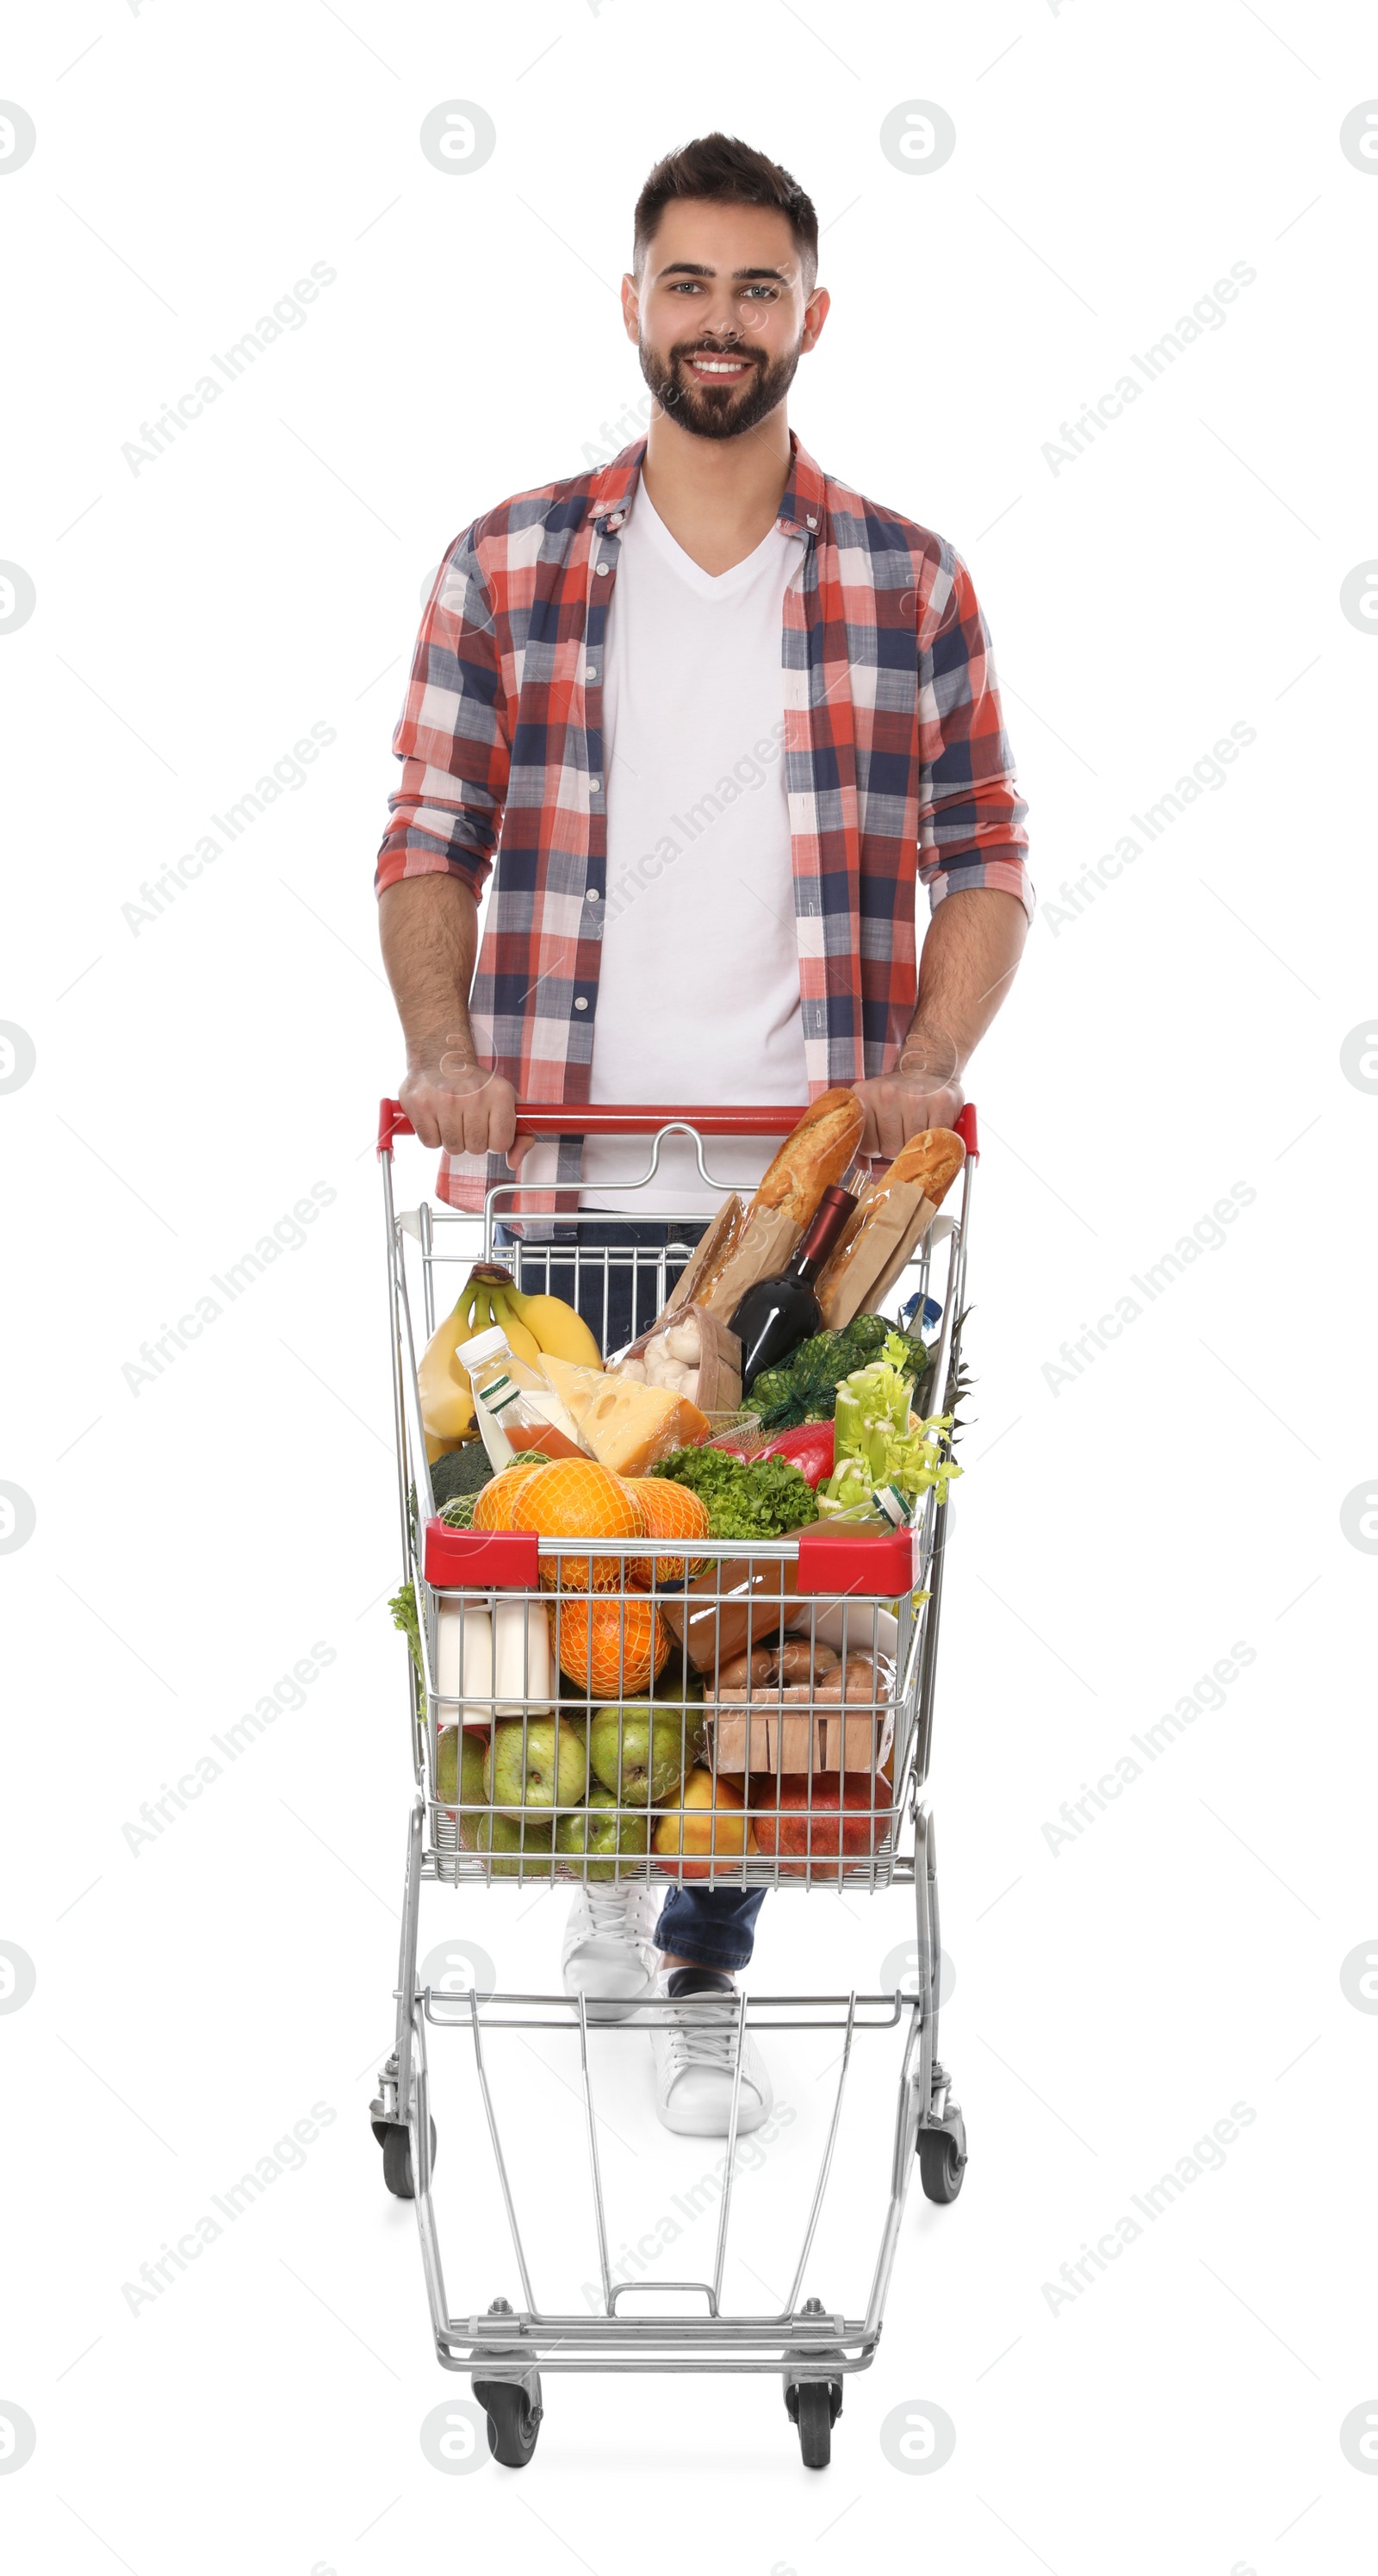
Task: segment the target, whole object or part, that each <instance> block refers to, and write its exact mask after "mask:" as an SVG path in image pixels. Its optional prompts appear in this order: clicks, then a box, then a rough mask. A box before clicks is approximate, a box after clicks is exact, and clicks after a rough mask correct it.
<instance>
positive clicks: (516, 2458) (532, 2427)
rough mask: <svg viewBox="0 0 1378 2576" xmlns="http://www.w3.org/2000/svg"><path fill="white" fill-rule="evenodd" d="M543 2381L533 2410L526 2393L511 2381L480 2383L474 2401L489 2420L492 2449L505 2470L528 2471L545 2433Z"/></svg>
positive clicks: (493, 2380)
mask: <svg viewBox="0 0 1378 2576" xmlns="http://www.w3.org/2000/svg"><path fill="white" fill-rule="evenodd" d="M540 2385H541V2383H540V2381H539V2379H538V2380H537V2382H536V2390H537V2396H536V2403H535V2405H534V2406H533V2405H532V2403H531V2400H530V2398H529V2396H528V2394H527V2392H526V2390H525V2388H523V2387H520V2386H519V2385H518V2384H517V2382H515V2381H514V2380H510V2379H476V2380H475V2381H474V2397H475V2400H476V2402H477V2403H478V2404H479V2405H480V2406H481V2407H482V2408H483V2410H484V2412H485V2414H486V2415H487V2417H488V2448H489V2450H490V2451H491V2452H492V2454H493V2457H494V2459H495V2460H500V2461H501V2463H502V2465H503V2467H504V2468H505V2469H524V2468H525V2466H526V2464H527V2461H528V2460H529V2459H530V2457H531V2454H532V2452H533V2451H534V2450H535V2448H536V2436H537V2434H538V2433H539V2431H540V2429H541V2414H542V2407H541V2402H540Z"/></svg>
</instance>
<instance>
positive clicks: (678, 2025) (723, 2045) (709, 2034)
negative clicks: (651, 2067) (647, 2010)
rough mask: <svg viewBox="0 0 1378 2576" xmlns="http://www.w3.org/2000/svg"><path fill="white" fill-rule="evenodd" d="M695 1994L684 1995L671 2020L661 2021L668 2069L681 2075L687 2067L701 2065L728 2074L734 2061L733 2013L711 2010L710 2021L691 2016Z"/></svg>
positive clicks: (734, 2033)
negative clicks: (674, 2017) (675, 2014)
mask: <svg viewBox="0 0 1378 2576" xmlns="http://www.w3.org/2000/svg"><path fill="white" fill-rule="evenodd" d="M697 2000H698V1999H697V1997H693V1996H686V1997H685V1998H684V2000H683V2002H682V2003H681V2005H680V2010H679V2015H678V2016H677V2018H676V2019H675V2020H674V2021H671V2020H669V2019H668V2018H667V2019H666V2021H665V2022H664V2023H663V2024H662V2025H661V2027H662V2029H663V2030H664V2032H665V2036H666V2041H667V2047H668V2054H669V2059H670V2072H671V2075H672V2076H676V2075H682V2074H683V2073H684V2072H685V2069H686V2068H687V2067H691V2066H703V2067H708V2068H710V2069H711V2070H712V2071H713V2073H714V2074H717V2075H731V2073H732V2072H733V2069H734V2068H735V2066H736V2063H737V2016H736V2012H735V2010H734V2012H733V2014H732V2017H731V2019H730V2020H729V2019H728V2017H727V2015H726V2013H723V2014H722V2015H721V2016H720V2015H718V2014H716V2013H715V2014H714V2016H713V2018H712V2020H711V2021H710V2020H709V2019H708V2018H707V2017H706V2016H705V2017H704V2018H703V2019H701V2020H700V2019H691V2018H690V2017H689V2016H690V2015H691V2014H692V2013H693V2007H694V2003H695V2002H696V2001H697Z"/></svg>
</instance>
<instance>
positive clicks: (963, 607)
mask: <svg viewBox="0 0 1378 2576" xmlns="http://www.w3.org/2000/svg"><path fill="white" fill-rule="evenodd" d="M943 557H944V560H943V562H942V565H941V568H940V571H939V577H938V579H937V580H936V581H935V583H934V585H933V589H932V591H931V593H930V595H929V598H928V600H927V602H926V603H925V608H924V611H923V612H921V617H920V630H919V756H920V772H919V817H918V822H919V834H918V838H919V855H918V867H919V876H920V878H921V879H922V881H923V883H924V884H925V885H926V886H927V888H928V896H929V903H930V906H931V907H933V908H935V909H936V907H937V905H938V904H940V903H941V901H942V899H943V897H944V895H948V894H956V893H958V892H960V891H962V890H963V889H965V888H966V887H968V886H994V887H995V888H996V889H997V890H998V891H999V892H1001V893H1004V894H1012V895H1015V896H1017V898H1018V900H1019V902H1020V903H1022V905H1023V906H1024V910H1025V912H1026V913H1027V914H1028V916H1029V918H1030V920H1032V918H1033V911H1034V895H1033V887H1032V885H1031V883H1030V881H1029V872H1028V868H1027V865H1026V863H1025V853H1026V852H1027V849H1028V846H1029V841H1028V834H1027V832H1026V831H1025V829H1024V817H1025V814H1026V813H1027V811H1028V808H1027V807H1026V805H1025V803H1024V801H1023V798H1022V797H1021V796H1020V794H1019V791H1018V789H1017V787H1016V785H1015V775H1014V755H1013V753H1012V751H1011V749H1010V744H1009V738H1008V736H1007V734H1006V732H1005V726H1004V719H1003V716H1002V714H1001V710H1000V693H999V689H998V687H997V685H996V678H995V668H994V662H993V659H992V654H991V642H990V635H989V631H988V629H987V626H986V621H985V618H984V617H983V615H982V613H981V604H980V601H979V600H978V599H977V596H976V592H975V588H974V586H973V583H972V579H971V575H970V573H969V572H968V570H967V568H966V565H965V564H964V563H963V562H962V560H961V557H960V556H959V555H956V554H953V553H952V552H951V550H950V549H949V548H947V547H944V548H943ZM925 619H927V620H928V623H927V627H925Z"/></svg>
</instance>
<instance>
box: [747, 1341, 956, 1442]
mask: <svg viewBox="0 0 1378 2576" xmlns="http://www.w3.org/2000/svg"><path fill="white" fill-rule="evenodd" d="M893 1330H894V1327H893V1325H891V1324H889V1323H887V1322H886V1319H885V1317H884V1316H883V1315H854V1316H853V1317H852V1320H851V1322H850V1324H844V1325H843V1326H842V1328H841V1330H840V1331H839V1332H835V1333H811V1334H810V1335H809V1338H808V1340H807V1341H805V1342H800V1343H798V1344H797V1345H796V1347H795V1348H794V1349H793V1350H792V1351H791V1352H790V1354H789V1356H788V1358H787V1359H784V1360H781V1361H780V1363H779V1364H778V1366H777V1367H775V1368H771V1369H763V1370H762V1371H761V1374H760V1376H759V1377H758V1378H755V1379H753V1381H752V1383H751V1385H750V1386H749V1387H748V1388H747V1390H746V1400H747V1402H748V1403H749V1404H750V1406H751V1409H752V1411H753V1413H759V1415H760V1417H761V1423H762V1427H763V1429H765V1430H767V1431H792V1430H794V1429H795V1428H796V1427H797V1425H798V1424H799V1423H801V1422H831V1421H832V1419H833V1416H834V1414H835V1412H836V1409H837V1390H838V1386H839V1384H840V1382H841V1380H842V1379H843V1378H844V1377H849V1376H850V1375H851V1372H852V1370H853V1369H858V1368H865V1367H867V1365H868V1364H869V1363H870V1362H871V1361H872V1360H873V1359H875V1357H876V1355H877V1353H878V1352H879V1350H880V1348H881V1345H882V1343H883V1342H884V1340H885V1338H886V1335H887V1334H888V1333H890V1332H892V1331H893ZM900 1338H901V1339H902V1340H903V1341H904V1343H905V1347H906V1350H907V1352H908V1353H909V1359H908V1361H907V1363H906V1365H907V1366H909V1367H912V1369H913V1370H914V1373H915V1375H916V1376H920V1375H922V1372H923V1370H924V1368H925V1366H926V1364H927V1354H926V1352H925V1349H924V1345H923V1343H922V1341H920V1340H919V1339H918V1338H917V1336H908V1335H902V1336H901V1337H900Z"/></svg>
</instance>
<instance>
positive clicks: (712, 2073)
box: [651, 1968, 775, 2138]
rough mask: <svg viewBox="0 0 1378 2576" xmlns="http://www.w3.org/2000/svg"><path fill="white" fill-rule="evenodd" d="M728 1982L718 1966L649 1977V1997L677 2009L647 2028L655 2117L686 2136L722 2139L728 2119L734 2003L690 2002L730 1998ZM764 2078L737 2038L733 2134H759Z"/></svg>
mask: <svg viewBox="0 0 1378 2576" xmlns="http://www.w3.org/2000/svg"><path fill="white" fill-rule="evenodd" d="M736 1991H737V1989H736V1987H735V1986H734V1985H733V1982H732V1979H731V1978H730V1977H729V1976H727V1975H726V1974H725V1973H724V1971H723V1970H722V1969H721V1968H671V1969H670V1970H669V1971H668V1972H665V1971H662V1973H661V1974H660V1975H659V1976H658V1977H657V1978H656V1980H655V1988H654V1993H655V1999H656V2000H657V2002H658V2001H659V2000H660V1998H661V1997H662V1996H664V1997H667V1998H668V1999H669V2000H670V2001H671V2002H672V2003H676V2004H678V2006H679V2010H678V2011H677V2012H673V2013H666V2014H665V2015H664V2017H663V2018H658V2019H657V2020H656V2021H655V2023H654V2024H653V2026H652V2030H651V2048H652V2052H653V2054H654V2057H655V2064H656V2118H657V2119H658V2120H661V2121H663V2123H664V2125H665V2127H666V2128H667V2129H677V2130H678V2131H679V2133H680V2135H681V2137H686V2138H725V2137H726V2135H727V2132H728V2129H729V2127H730V2126H731V2120H732V2082H733V2074H734V2070H735V2067H736V2061H737V2017H736V2010H735V2006H734V2007H732V2008H731V2009H727V2010H725V2009H724V2007H723V2005H722V2004H721V2003H719V2002H717V2001H716V2000H714V2001H713V2002H711V2003H707V2002H705V2003H698V2004H696V2003H695V2002H694V2000H693V1998H694V1997H695V1996H704V1997H708V1996H712V1997H714V1998H716V1997H718V1996H720V1995H728V1996H734V1997H735V1995H736ZM774 2098H775V2097H774V2094H773V2092H772V2090H771V2082H770V2077H769V2076H768V2075H767V2073H766V2070H765V2066H764V2064H763V2063H762V2060H761V2056H760V2053H759V2051H758V2049H757V2048H756V2045H755V2043H754V2041H753V2040H752V2038H751V2035H750V2033H749V2032H744V2033H743V2042H742V2084H741V2094H740V2097H739V2099H738V2103H737V2135H738V2137H740V2138H744V2137H745V2136H746V2134H747V2132H748V2130H750V2129H759V2127H760V2125H761V2122H762V2121H763V2120H765V2119H768V2118H769V2116H770V2106H771V2103H772V2102H773V2100H774Z"/></svg>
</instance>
